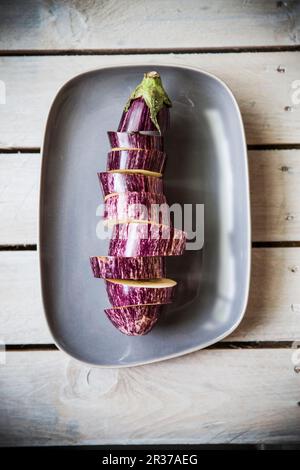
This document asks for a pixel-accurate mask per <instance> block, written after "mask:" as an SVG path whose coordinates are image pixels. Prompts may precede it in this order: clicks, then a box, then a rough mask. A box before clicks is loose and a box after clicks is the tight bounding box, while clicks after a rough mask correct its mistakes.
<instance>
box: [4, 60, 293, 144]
mask: <svg viewBox="0 0 300 470" xmlns="http://www.w3.org/2000/svg"><path fill="white" fill-rule="evenodd" d="M120 64H145V65H146V66H147V65H151V66H152V67H153V64H177V65H189V66H193V67H198V68H201V69H204V70H206V71H208V72H212V73H213V74H216V75H217V76H219V77H220V78H221V79H223V80H224V81H225V82H226V83H227V84H228V85H229V86H230V88H231V89H232V91H233V92H234V94H235V95H236V98H237V100H238V103H239V105H240V108H241V111H242V115H243V119H244V123H245V128H246V135H247V142H248V144H260V145H262V144H275V143H276V144H286V143H290V144H299V143H300V137H299V131H298V129H299V127H300V106H299V105H298V106H294V105H293V103H292V93H293V92H294V91H295V90H294V89H293V88H292V84H293V83H294V82H295V81H296V80H299V77H300V52H276V53H275V52H274V53H261V54H254V53H249V54H240V53H239V54H166V55H161V54H159V55H138V56H137V55H126V56H123V55H122V56H74V57H73V56H62V57H60V56H59V57H2V58H0V77H1V80H3V81H4V82H5V83H6V84H7V99H6V105H5V106H2V107H1V113H0V129H1V135H0V147H2V148H9V147H23V148H24V147H40V146H41V143H42V136H43V132H44V127H45V121H46V117H47V114H48V112H49V107H50V105H51V103H52V101H53V99H54V97H55V94H56V93H57V91H58V89H59V88H60V87H61V86H62V85H63V84H64V83H65V82H66V81H67V80H69V79H71V78H72V77H74V76H75V75H77V74H79V73H82V72H85V71H88V70H90V69H95V68H99V67H104V66H111V65H120ZM279 66H281V67H285V70H286V71H285V73H282V72H278V70H277V69H278V67H279ZM286 108H288V109H290V108H291V110H290V111H287V110H286Z"/></svg>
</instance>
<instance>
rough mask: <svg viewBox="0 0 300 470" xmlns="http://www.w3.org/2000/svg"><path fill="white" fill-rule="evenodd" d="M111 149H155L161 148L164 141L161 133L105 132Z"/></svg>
mask: <svg viewBox="0 0 300 470" xmlns="http://www.w3.org/2000/svg"><path fill="white" fill-rule="evenodd" d="M107 135H108V139H109V143H110V146H111V148H112V149H122V148H124V149H131V148H132V149H136V148H139V149H155V150H161V151H162V150H163V146H164V141H163V137H162V136H161V135H156V133H155V134H154V133H153V134H150V135H149V134H142V133H140V132H115V131H108V132H107Z"/></svg>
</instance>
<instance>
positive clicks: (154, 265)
mask: <svg viewBox="0 0 300 470" xmlns="http://www.w3.org/2000/svg"><path fill="white" fill-rule="evenodd" d="M90 263H91V267H92V270H93V273H94V277H97V278H103V279H105V278H106V279H158V278H161V277H164V275H165V260H164V258H161V257H160V256H148V257H143V258H142V257H136V258H119V257H114V256H92V257H90Z"/></svg>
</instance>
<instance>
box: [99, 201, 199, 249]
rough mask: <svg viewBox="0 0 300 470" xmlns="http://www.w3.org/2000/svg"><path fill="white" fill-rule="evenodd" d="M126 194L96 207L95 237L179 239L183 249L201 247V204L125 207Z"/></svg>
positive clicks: (132, 239)
mask: <svg viewBox="0 0 300 470" xmlns="http://www.w3.org/2000/svg"><path fill="white" fill-rule="evenodd" d="M126 197H127V193H120V194H118V198H115V197H114V198H113V199H111V200H110V198H108V199H107V201H106V202H105V203H104V204H99V206H98V207H97V210H96V215H97V216H98V217H99V218H100V220H99V222H98V223H97V226H96V236H97V238H98V239H100V240H107V239H116V238H118V239H123V240H124V239H127V240H130V242H133V241H134V239H136V238H138V239H140V240H141V239H147V240H168V239H172V240H178V239H179V240H180V239H182V238H183V237H184V238H186V250H191V251H196V250H201V248H203V244H204V204H183V205H181V204H178V203H174V204H172V205H170V206H169V205H168V204H166V203H164V204H149V205H145V204H127V199H126Z"/></svg>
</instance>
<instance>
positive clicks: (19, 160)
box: [0, 154, 41, 245]
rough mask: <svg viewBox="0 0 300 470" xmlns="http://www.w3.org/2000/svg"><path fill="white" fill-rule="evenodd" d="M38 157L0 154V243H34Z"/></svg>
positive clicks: (36, 213)
mask: <svg viewBox="0 0 300 470" xmlns="http://www.w3.org/2000/svg"><path fill="white" fill-rule="evenodd" d="M40 162H41V158H40V156H39V155H37V154H30V155H29V154H19V155H16V154H13V155H11V154H7V155H5V154H4V155H3V154H2V155H1V154H0V221H1V222H0V225H1V230H0V244H2V245H6V244H10V245H17V244H31V243H36V242H37V217H38V198H39V194H38V193H39V178H40Z"/></svg>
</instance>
